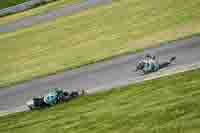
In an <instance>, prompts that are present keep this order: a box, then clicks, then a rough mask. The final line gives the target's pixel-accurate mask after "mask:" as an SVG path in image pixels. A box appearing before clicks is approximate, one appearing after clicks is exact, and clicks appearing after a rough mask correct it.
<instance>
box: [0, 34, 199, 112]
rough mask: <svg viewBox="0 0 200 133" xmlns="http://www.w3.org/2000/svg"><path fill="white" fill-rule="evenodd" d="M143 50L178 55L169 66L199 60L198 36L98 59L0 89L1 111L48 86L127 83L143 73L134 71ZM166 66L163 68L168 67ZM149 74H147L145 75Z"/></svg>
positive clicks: (20, 107) (93, 87)
mask: <svg viewBox="0 0 200 133" xmlns="http://www.w3.org/2000/svg"><path fill="white" fill-rule="evenodd" d="M145 53H151V54H153V55H156V56H158V57H159V61H166V60H168V59H169V58H170V57H171V56H177V61H176V62H175V63H174V64H173V65H171V66H170V67H169V68H167V69H170V68H174V67H178V66H182V65H187V64H192V63H195V62H199V61H200V36H194V37H191V38H187V39H183V40H179V41H176V42H171V43H169V44H162V45H161V47H159V48H151V49H146V50H145V51H144V52H140V53H137V54H130V55H124V56H120V57H115V58H114V59H112V60H107V61H103V62H99V63H97V64H92V65H89V66H84V67H81V68H79V69H75V70H70V71H66V72H63V73H60V74H57V75H52V76H48V77H44V78H40V79H35V80H32V81H29V82H26V83H23V84H19V85H17V86H13V87H10V88H5V89H2V90H0V112H4V111H5V112H7V111H8V112H15V111H23V110H26V107H25V106H24V104H25V102H26V101H27V100H29V99H30V98H32V97H33V96H38V95H42V94H44V93H45V92H47V90H48V88H54V87H61V88H65V89H68V88H70V89H80V88H84V89H87V90H89V91H93V90H96V89H97V88H100V89H103V88H112V87H116V86H119V85H122V84H123V83H124V85H126V83H128V82H127V81H129V80H130V79H131V82H129V83H134V82H136V80H138V79H140V81H142V80H143V79H144V76H143V75H141V74H140V73H136V72H134V70H135V65H136V62H138V60H140V59H141V58H142V57H143V55H144V54H145ZM167 69H166V70H167ZM147 76H148V75H147Z"/></svg>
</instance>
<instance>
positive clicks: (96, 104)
mask: <svg viewBox="0 0 200 133" xmlns="http://www.w3.org/2000/svg"><path fill="white" fill-rule="evenodd" d="M199 88H200V70H195V71H190V72H186V73H181V74H177V75H174V76H169V77H164V78H160V79H156V80H152V81H145V82H144V83H140V84H136V85H131V86H128V87H124V88H120V89H114V90H113V91H110V92H104V93H99V94H96V95H94V96H89V97H86V96H84V97H81V98H79V99H76V100H74V101H72V102H69V103H65V104H62V105H58V106H56V107H53V108H50V109H47V110H42V111H34V112H27V113H17V114H13V115H9V116H5V117H1V119H0V132H2V133H11V132H12V133H25V132H29V133H35V132H40V133H61V132H68V133H73V132H76V133H80V132H81V133H82V132H86V133H94V132H97V133H100V132H106V133H113V132H115V133H122V132H127V133H132V132H135V133H146V132H148V133H155V132H156V133H172V132H173V133H193V132H199V131H200V127H199V122H200V115H199V111H200V104H199V100H200V95H199V94H200V90H199Z"/></svg>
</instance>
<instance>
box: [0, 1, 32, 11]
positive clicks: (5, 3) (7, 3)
mask: <svg viewBox="0 0 200 133" xmlns="http://www.w3.org/2000/svg"><path fill="white" fill-rule="evenodd" d="M26 1H29V0H1V1H0V9H4V8H7V7H10V6H15V5H18V4H21V3H23V2H26Z"/></svg>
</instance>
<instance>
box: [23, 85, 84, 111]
mask: <svg viewBox="0 0 200 133" xmlns="http://www.w3.org/2000/svg"><path fill="white" fill-rule="evenodd" d="M84 93H85V92H84V91H83V90H81V91H77V90H73V91H67V90H64V89H57V88H55V89H53V90H51V91H50V92H49V93H48V94H46V95H45V96H41V97H33V98H32V99H31V100H29V101H27V102H26V105H27V107H28V108H29V109H30V110H35V109H43V108H46V107H51V106H54V105H56V104H59V103H63V102H66V101H70V100H72V99H74V98H77V97H79V96H81V95H84Z"/></svg>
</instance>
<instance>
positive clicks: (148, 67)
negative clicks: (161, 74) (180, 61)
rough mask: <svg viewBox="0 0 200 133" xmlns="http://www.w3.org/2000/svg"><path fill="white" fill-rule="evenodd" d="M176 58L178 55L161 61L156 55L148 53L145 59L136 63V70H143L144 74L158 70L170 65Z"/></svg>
mask: <svg viewBox="0 0 200 133" xmlns="http://www.w3.org/2000/svg"><path fill="white" fill-rule="evenodd" d="M175 60H176V56H174V57H171V58H170V59H169V61H165V62H162V63H159V62H158V61H157V60H156V57H155V56H151V55H149V54H148V55H146V56H145V59H143V60H141V61H139V62H138V63H137V65H136V69H135V71H136V72H137V71H142V72H143V73H144V74H148V73H152V72H156V71H158V70H160V69H163V68H166V67H168V66H169V65H170V64H172V63H173V62H174V61H175Z"/></svg>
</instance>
